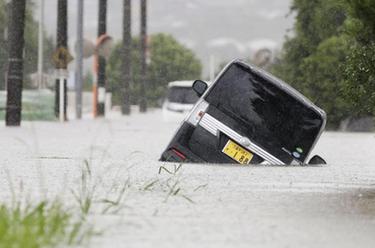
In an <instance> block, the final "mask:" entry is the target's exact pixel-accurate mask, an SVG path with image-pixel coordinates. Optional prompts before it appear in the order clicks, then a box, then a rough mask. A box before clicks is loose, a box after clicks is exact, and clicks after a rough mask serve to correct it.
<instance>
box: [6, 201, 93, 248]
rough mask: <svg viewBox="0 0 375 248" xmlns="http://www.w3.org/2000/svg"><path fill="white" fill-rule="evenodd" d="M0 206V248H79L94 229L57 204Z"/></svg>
mask: <svg viewBox="0 0 375 248" xmlns="http://www.w3.org/2000/svg"><path fill="white" fill-rule="evenodd" d="M20 205H21V204H17V205H16V206H14V207H10V206H7V205H0V247H7V248H23V247H29V248H39V247H41V248H42V247H56V246H58V245H59V246H61V245H65V246H71V245H78V244H81V243H82V242H84V241H85V240H87V239H88V238H89V237H90V236H91V234H92V229H91V228H87V227H86V223H85V221H84V220H83V219H80V218H78V220H77V218H76V217H75V216H74V215H73V214H72V213H71V212H70V211H68V210H66V209H64V207H63V206H62V204H60V203H59V202H58V201H55V202H52V203H48V202H45V201H43V202H40V203H39V204H37V205H35V206H30V205H29V206H26V207H21V206H20Z"/></svg>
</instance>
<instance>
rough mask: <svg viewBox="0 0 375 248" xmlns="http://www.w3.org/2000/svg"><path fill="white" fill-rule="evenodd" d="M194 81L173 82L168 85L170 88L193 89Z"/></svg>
mask: <svg viewBox="0 0 375 248" xmlns="http://www.w3.org/2000/svg"><path fill="white" fill-rule="evenodd" d="M193 83H194V81H173V82H170V83H168V87H192V86H193Z"/></svg>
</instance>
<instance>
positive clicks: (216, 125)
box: [161, 60, 326, 165]
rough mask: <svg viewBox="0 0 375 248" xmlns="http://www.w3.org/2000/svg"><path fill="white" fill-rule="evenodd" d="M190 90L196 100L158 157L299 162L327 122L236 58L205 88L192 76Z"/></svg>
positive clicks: (287, 90) (273, 80)
mask: <svg viewBox="0 0 375 248" xmlns="http://www.w3.org/2000/svg"><path fill="white" fill-rule="evenodd" d="M193 88H194V90H195V91H196V92H197V94H198V95H199V96H200V97H201V98H200V99H199V101H198V102H197V104H196V105H195V106H194V108H193V109H192V111H191V112H190V113H189V115H188V116H187V117H186V118H185V120H184V122H183V123H182V125H181V126H180V127H179V129H178V131H177V133H176V134H175V136H174V137H173V139H172V141H171V142H170V143H169V145H168V147H167V148H166V150H165V151H164V152H163V154H162V156H161V161H169V162H192V163H238V164H277V165H286V164H304V163H306V161H307V159H308V158H309V155H310V152H311V150H312V149H313V147H314V146H315V144H316V142H317V141H318V139H319V137H320V135H321V133H322V131H323V130H324V127H325V124H326V114H325V112H324V111H323V110H321V109H320V108H318V107H317V106H315V105H314V104H313V103H312V102H310V101H309V100H308V99H307V98H305V97H304V96H303V95H302V94H300V93H299V92H297V91H296V90H295V89H293V88H292V87H291V86H289V85H288V84H286V83H284V82H282V81H281V80H279V79H277V78H275V77H274V76H272V75H270V74H268V73H267V72H265V71H263V70H261V69H258V68H256V67H254V66H252V65H249V64H246V63H245V62H243V61H241V60H235V61H233V62H231V63H230V64H229V65H227V66H226V67H225V68H224V70H223V71H222V72H221V74H220V75H219V76H218V77H217V79H216V80H215V82H213V83H212V84H211V85H210V86H209V87H208V85H207V84H206V83H205V82H203V81H200V80H197V81H195V83H194V85H193ZM310 163H313V164H317V163H325V161H324V160H323V159H321V158H320V157H318V156H315V157H313V159H312V160H311V161H310Z"/></svg>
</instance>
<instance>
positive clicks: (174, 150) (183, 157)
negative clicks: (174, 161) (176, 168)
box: [171, 148, 186, 160]
mask: <svg viewBox="0 0 375 248" xmlns="http://www.w3.org/2000/svg"><path fill="white" fill-rule="evenodd" d="M171 151H172V152H173V153H174V154H176V155H177V157H179V158H180V159H182V160H186V156H185V155H184V154H182V152H180V151H178V150H177V149H175V148H172V149H171Z"/></svg>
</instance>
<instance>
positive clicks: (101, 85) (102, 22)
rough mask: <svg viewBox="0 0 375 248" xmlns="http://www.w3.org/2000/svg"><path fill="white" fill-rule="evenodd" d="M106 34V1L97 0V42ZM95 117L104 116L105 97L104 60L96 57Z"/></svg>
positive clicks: (101, 57)
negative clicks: (96, 100) (96, 89)
mask: <svg viewBox="0 0 375 248" xmlns="http://www.w3.org/2000/svg"><path fill="white" fill-rule="evenodd" d="M106 33H107V0H99V25H98V40H99V39H100V37H101V36H102V35H105V34H106ZM97 78H98V91H97V98H98V103H97V116H104V112H105V97H106V59H105V58H104V57H103V56H100V55H98V75H97Z"/></svg>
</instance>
